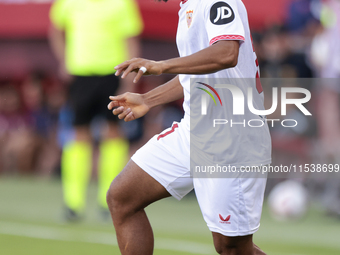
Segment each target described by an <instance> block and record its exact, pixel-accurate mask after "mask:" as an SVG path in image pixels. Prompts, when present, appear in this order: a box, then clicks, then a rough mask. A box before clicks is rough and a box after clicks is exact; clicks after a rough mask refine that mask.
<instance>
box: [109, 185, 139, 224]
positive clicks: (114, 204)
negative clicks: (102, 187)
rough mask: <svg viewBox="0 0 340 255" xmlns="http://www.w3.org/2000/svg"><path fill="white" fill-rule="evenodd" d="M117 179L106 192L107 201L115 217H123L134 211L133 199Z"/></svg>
mask: <svg viewBox="0 0 340 255" xmlns="http://www.w3.org/2000/svg"><path fill="white" fill-rule="evenodd" d="M126 193H127V192H125V191H124V189H123V188H122V187H121V186H120V185H119V183H118V182H117V181H115V180H114V181H113V182H112V183H111V186H110V188H109V190H108V191H107V193H106V202H107V204H108V207H109V210H110V212H111V215H112V216H113V218H114V219H123V218H124V217H126V216H127V215H129V214H130V213H131V212H132V211H133V209H134V208H133V204H131V202H129V201H131V199H129V198H128V196H126Z"/></svg>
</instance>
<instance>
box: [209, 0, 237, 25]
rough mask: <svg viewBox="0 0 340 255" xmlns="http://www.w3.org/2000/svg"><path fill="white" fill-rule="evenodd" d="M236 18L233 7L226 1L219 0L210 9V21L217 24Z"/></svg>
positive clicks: (226, 22)
mask: <svg viewBox="0 0 340 255" xmlns="http://www.w3.org/2000/svg"><path fill="white" fill-rule="evenodd" d="M234 19H235V14H234V11H233V9H232V8H231V7H230V5H229V4H227V3H225V2H217V3H216V4H214V5H213V6H212V7H211V9H210V21H211V23H213V24H215V25H224V24H228V23H230V22H232V21H233V20H234Z"/></svg>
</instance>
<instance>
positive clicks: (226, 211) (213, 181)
mask: <svg viewBox="0 0 340 255" xmlns="http://www.w3.org/2000/svg"><path fill="white" fill-rule="evenodd" d="M265 185H266V179H264V178H194V188H195V192H196V196H197V200H198V203H199V205H200V208H201V211H202V214H203V217H204V220H205V221H206V223H207V225H208V228H209V229H210V231H211V232H215V233H219V234H221V235H223V236H227V237H235V236H247V235H251V234H253V233H255V232H256V231H257V230H258V228H259V225H260V218H261V213H262V204H263V197H264V189H265Z"/></svg>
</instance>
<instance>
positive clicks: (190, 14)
mask: <svg viewBox="0 0 340 255" xmlns="http://www.w3.org/2000/svg"><path fill="white" fill-rule="evenodd" d="M193 13H194V11H193V10H190V11H187V24H188V28H189V27H190V25H191V22H192V14H193Z"/></svg>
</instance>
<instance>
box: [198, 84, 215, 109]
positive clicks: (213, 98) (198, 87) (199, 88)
mask: <svg viewBox="0 0 340 255" xmlns="http://www.w3.org/2000/svg"><path fill="white" fill-rule="evenodd" d="M197 88H198V89H200V90H203V91H205V92H207V93H208V94H209V96H211V98H212V100H214V103H215V105H217V103H216V100H215V98H214V96H213V95H212V94H211V93H210V92H209V91H208V90H206V89H203V88H199V87H197Z"/></svg>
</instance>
